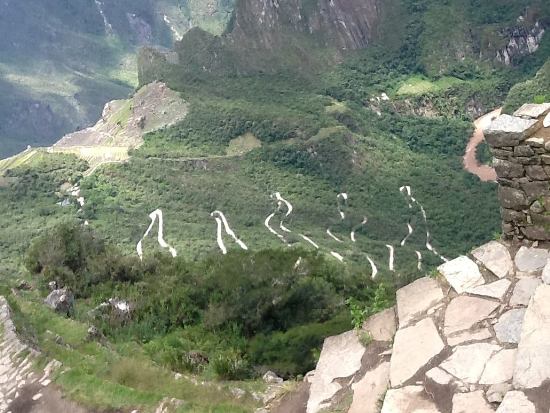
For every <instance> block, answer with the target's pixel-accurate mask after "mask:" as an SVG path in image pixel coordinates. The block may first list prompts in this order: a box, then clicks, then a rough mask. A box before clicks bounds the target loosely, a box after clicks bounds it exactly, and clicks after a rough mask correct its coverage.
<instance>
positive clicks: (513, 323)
mask: <svg viewBox="0 0 550 413" xmlns="http://www.w3.org/2000/svg"><path fill="white" fill-rule="evenodd" d="M525 311H526V310H525V309H524V308H518V309H515V310H510V311H507V312H505V313H504V314H502V315H501V316H500V318H499V319H498V322H497V323H496V324H495V325H494V329H495V333H496V335H497V339H498V341H500V342H501V343H510V344H517V343H519V339H520V336H521V326H522V325H523V318H524V317H525Z"/></svg>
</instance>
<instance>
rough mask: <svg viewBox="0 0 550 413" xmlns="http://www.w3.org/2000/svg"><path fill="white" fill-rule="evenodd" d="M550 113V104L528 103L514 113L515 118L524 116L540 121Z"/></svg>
mask: <svg viewBox="0 0 550 413" xmlns="http://www.w3.org/2000/svg"><path fill="white" fill-rule="evenodd" d="M548 112H550V103H541V104H536V103H526V104H524V105H523V106H522V107H520V108H519V109H518V110H516V111H515V112H514V116H524V117H528V118H531V119H538V118H540V117H541V116H542V115H546V114H547V113H548Z"/></svg>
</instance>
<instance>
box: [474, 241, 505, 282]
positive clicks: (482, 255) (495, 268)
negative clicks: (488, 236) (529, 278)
mask: <svg viewBox="0 0 550 413" xmlns="http://www.w3.org/2000/svg"><path fill="white" fill-rule="evenodd" d="M472 255H473V256H474V257H475V259H476V260H478V261H479V262H481V263H482V264H483V265H484V266H485V268H487V269H488V270H489V271H491V272H492V273H493V274H495V275H496V276H497V277H498V278H504V277H507V276H508V275H511V274H513V272H514V262H513V261H512V257H511V256H510V251H508V248H506V247H505V246H504V245H502V244H501V243H500V242H497V241H491V242H489V243H487V244H485V245H483V246H481V247H479V248H476V249H475V250H473V251H472Z"/></svg>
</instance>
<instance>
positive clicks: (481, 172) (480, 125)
mask: <svg viewBox="0 0 550 413" xmlns="http://www.w3.org/2000/svg"><path fill="white" fill-rule="evenodd" d="M501 111H502V108H499V109H496V110H493V111H492V112H489V113H487V114H486V115H483V116H482V117H480V118H479V119H477V120H476V121H475V122H474V125H475V128H476V129H475V131H474V134H473V135H472V137H471V138H470V141H469V142H468V146H466V152H465V154H464V169H466V170H467V171H468V172H470V173H472V174H474V175H476V176H477V177H479V179H481V181H483V182H493V181H496V180H497V174H496V172H495V170H494V169H493V168H491V167H490V166H488V165H480V164H479V162H478V160H477V158H476V149H477V146H478V145H479V144H480V143H481V142H482V141H483V138H484V136H483V129H485V128H486V127H487V126H489V124H490V123H491V121H492V120H493V119H494V118H495V117H497V116H499V115H500V113H501Z"/></svg>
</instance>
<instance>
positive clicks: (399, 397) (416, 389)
mask: <svg viewBox="0 0 550 413" xmlns="http://www.w3.org/2000/svg"><path fill="white" fill-rule="evenodd" d="M420 412H421V413H440V411H439V410H438V409H437V407H436V405H435V403H434V402H433V401H432V400H431V399H430V398H429V396H428V394H426V392H425V391H424V388H423V387H422V386H407V387H403V388H401V389H392V390H388V392H387V393H386V397H385V398H384V404H383V406H382V410H381V411H380V413H420Z"/></svg>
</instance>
